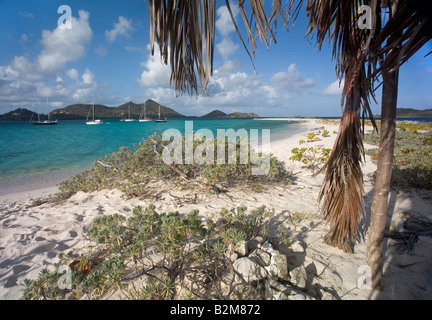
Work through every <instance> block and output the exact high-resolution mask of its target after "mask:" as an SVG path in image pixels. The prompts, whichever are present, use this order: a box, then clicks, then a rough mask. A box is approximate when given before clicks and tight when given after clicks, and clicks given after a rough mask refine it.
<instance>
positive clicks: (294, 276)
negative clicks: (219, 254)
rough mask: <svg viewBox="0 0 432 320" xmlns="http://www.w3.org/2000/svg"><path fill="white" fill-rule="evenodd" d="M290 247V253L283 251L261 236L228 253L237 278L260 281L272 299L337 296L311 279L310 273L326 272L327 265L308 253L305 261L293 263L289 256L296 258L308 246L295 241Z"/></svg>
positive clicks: (309, 298) (266, 294)
mask: <svg viewBox="0 0 432 320" xmlns="http://www.w3.org/2000/svg"><path fill="white" fill-rule="evenodd" d="M290 249H291V250H290V253H282V252H281V251H279V250H277V249H275V247H274V246H273V245H272V244H271V243H270V242H264V241H263V239H262V238H260V237H257V238H255V239H252V240H250V241H248V242H247V243H241V244H240V245H239V246H238V247H237V248H236V250H237V251H234V250H233V249H232V248H230V250H229V252H228V253H227V254H228V255H229V256H230V259H231V261H233V269H234V273H235V281H236V282H243V283H244V282H248V283H252V282H257V281H260V282H261V283H263V284H264V292H265V298H266V299H268V300H315V299H326V300H330V299H334V297H333V295H332V294H331V293H329V292H327V291H323V290H321V291H320V290H319V288H318V289H317V288H314V287H313V286H311V285H310V284H309V283H308V279H309V278H310V277H316V276H319V275H320V274H322V273H323V272H324V270H325V265H323V264H322V263H320V262H316V261H312V260H311V259H310V258H306V257H305V259H304V260H303V263H302V264H300V265H298V266H295V267H294V266H291V265H289V263H288V260H289V258H293V261H295V257H294V256H295V255H298V254H302V253H304V251H305V249H304V247H303V246H302V245H301V244H300V243H293V244H292V246H291V248H290ZM239 251H241V252H239ZM290 255H292V257H291V256H290ZM233 258H234V259H233Z"/></svg>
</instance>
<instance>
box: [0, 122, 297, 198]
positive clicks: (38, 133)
mask: <svg viewBox="0 0 432 320" xmlns="http://www.w3.org/2000/svg"><path fill="white" fill-rule="evenodd" d="M185 121H192V122H188V124H189V125H193V130H194V131H197V130H199V129H203V128H205V129H210V130H211V131H212V132H213V134H214V136H215V137H216V136H217V130H218V129H225V130H227V129H234V130H236V131H237V130H238V129H241V128H244V129H246V130H247V131H248V133H250V131H249V130H250V129H258V130H260V131H259V134H260V136H261V132H262V131H261V130H262V129H269V130H270V134H271V137H272V139H278V137H280V136H281V134H284V135H285V134H289V132H295V131H296V130H297V129H298V125H297V123H296V122H294V121H288V120H287V121H281V120H259V121H257V120H253V119H223V120H220V119H214V120H213V119H206V120H202V119H186V120H185V119H168V121H167V122H165V123H155V122H153V121H152V122H138V121H136V122H122V121H118V120H106V121H104V123H103V124H100V125H86V124H85V122H84V121H79V120H76V121H60V122H59V124H58V125H53V126H35V125H32V124H31V123H29V122H0V193H5V192H12V191H15V190H18V189H20V186H22V185H23V184H31V185H34V186H35V187H36V186H38V185H44V186H45V185H49V184H50V182H54V183H52V184H54V185H55V183H58V182H59V181H61V180H63V179H65V178H67V177H68V176H70V175H72V174H75V173H76V172H79V171H80V170H83V169H85V168H88V167H90V166H92V165H93V162H94V161H95V160H98V159H99V158H101V157H103V156H105V155H106V154H109V153H112V152H116V151H118V150H119V148H120V147H128V148H132V149H133V148H135V147H134V144H136V145H138V144H139V143H140V142H142V141H143V139H147V138H148V137H149V136H150V135H152V134H153V133H155V132H157V133H158V134H162V133H163V132H164V131H165V130H167V129H177V130H179V131H180V132H181V133H182V134H184V132H185ZM52 184H51V185H52Z"/></svg>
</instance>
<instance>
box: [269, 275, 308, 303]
mask: <svg viewBox="0 0 432 320" xmlns="http://www.w3.org/2000/svg"><path fill="white" fill-rule="evenodd" d="M265 297H266V299H267V300H315V298H314V297H312V296H310V295H308V294H307V293H305V292H302V291H300V290H296V289H293V288H291V287H288V286H285V285H283V284H281V283H279V282H277V281H274V280H271V279H269V280H267V281H266V283H265Z"/></svg>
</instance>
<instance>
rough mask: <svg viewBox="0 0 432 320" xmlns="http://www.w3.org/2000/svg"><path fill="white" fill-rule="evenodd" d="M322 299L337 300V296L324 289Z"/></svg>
mask: <svg viewBox="0 0 432 320" xmlns="http://www.w3.org/2000/svg"><path fill="white" fill-rule="evenodd" d="M321 300H337V298H336V297H335V296H333V295H332V294H331V293H330V292H327V291H324V292H323V293H322V298H321Z"/></svg>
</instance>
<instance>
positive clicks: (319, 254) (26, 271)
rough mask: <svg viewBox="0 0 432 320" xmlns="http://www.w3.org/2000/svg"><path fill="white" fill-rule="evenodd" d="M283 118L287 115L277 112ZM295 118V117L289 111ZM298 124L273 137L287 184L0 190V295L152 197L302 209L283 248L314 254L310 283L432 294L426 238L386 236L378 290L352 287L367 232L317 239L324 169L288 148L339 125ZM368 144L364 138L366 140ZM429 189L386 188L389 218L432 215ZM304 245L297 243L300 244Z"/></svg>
mask: <svg viewBox="0 0 432 320" xmlns="http://www.w3.org/2000/svg"><path fill="white" fill-rule="evenodd" d="M283 120H286V119H283ZM293 120H297V121H298V120H299V119H293ZM301 127H302V131H303V132H299V133H297V134H295V135H294V136H288V137H279V138H280V139H279V138H278V140H276V141H272V143H271V152H272V153H273V154H274V155H275V156H276V157H278V158H279V159H280V160H281V161H283V162H284V163H285V166H286V168H287V169H288V170H289V171H290V172H292V174H293V177H294V182H293V184H292V185H291V186H286V187H278V188H272V189H271V190H266V191H264V192H261V193H253V192H229V193H228V194H219V195H216V194H197V195H196V197H197V199H198V200H199V201H198V202H197V203H188V202H185V203H182V202H181V199H182V198H183V197H189V196H190V194H189V193H190V192H187V191H180V190H170V191H169V192H166V194H164V195H163V196H162V197H161V198H160V199H158V200H157V201H151V202H150V201H142V200H139V199H131V200H127V201H126V200H123V199H122V198H121V192H120V191H118V190H103V191H99V192H93V193H84V192H78V193H77V194H76V195H74V196H72V197H71V198H70V199H68V200H66V201H64V202H63V203H60V204H53V203H44V204H41V205H39V206H30V205H31V204H32V203H33V202H34V199H36V198H40V197H47V196H48V195H49V194H52V193H54V192H56V187H55V186H50V187H46V188H43V189H39V190H33V191H26V192H16V193H12V194H7V195H4V196H1V197H0V299H20V298H21V296H22V292H21V290H22V288H23V286H22V284H23V281H24V279H26V278H28V279H36V278H37V276H38V274H39V272H40V271H41V269H43V268H47V267H48V268H50V267H51V266H52V264H53V263H56V262H57V261H58V260H57V255H58V254H59V253H61V252H65V253H66V252H68V251H70V250H73V249H83V248H85V247H86V246H87V245H88V244H89V241H88V240H87V239H86V237H85V230H86V229H87V228H88V227H89V226H90V224H91V223H92V221H93V219H94V218H96V217H98V216H101V215H108V214H114V213H128V212H130V211H131V210H132V209H133V208H134V207H135V206H137V205H141V206H142V207H146V206H147V205H148V204H150V203H153V204H154V205H155V206H156V208H157V209H159V210H160V211H165V212H169V211H179V212H180V213H188V212H190V211H191V210H193V209H198V210H199V211H200V213H201V214H206V213H209V212H219V211H220V210H221V209H223V208H232V207H238V206H240V205H245V206H247V207H248V208H251V209H252V208H256V207H258V206H260V205H263V204H264V205H266V206H267V207H270V208H274V209H275V212H276V216H275V218H274V219H275V220H274V221H272V225H273V226H274V227H275V228H276V227H277V225H278V224H280V223H284V222H285V221H286V219H287V218H288V217H289V215H290V214H292V213H294V212H303V213H307V214H308V218H307V219H305V220H304V221H302V223H301V225H300V226H299V228H298V230H297V231H296V233H295V234H294V239H295V242H297V244H298V245H297V248H299V249H300V250H297V251H296V252H294V253H287V259H288V264H289V266H290V267H295V266H298V265H300V264H303V265H305V266H307V265H308V264H310V263H312V262H314V266H315V267H316V270H310V269H308V268H306V270H307V271H308V289H309V290H323V288H324V289H325V291H326V292H328V293H330V295H327V296H326V297H327V298H330V297H331V298H334V299H344V300H345V299H432V270H431V268H430V265H431V262H432V239H431V238H430V237H423V238H421V239H419V241H418V242H417V244H416V247H415V249H414V251H413V253H412V254H398V253H397V252H396V243H395V241H394V240H388V241H387V242H386V253H385V264H384V277H383V282H382V290H381V291H373V290H369V289H364V288H358V283H357V281H358V279H359V277H360V274H359V267H361V266H363V265H365V254H366V241H367V234H366V231H365V229H364V230H363V231H362V232H361V234H362V239H361V241H360V242H359V243H356V245H355V246H354V253H352V254H347V253H343V252H342V251H341V250H339V249H336V248H333V247H330V246H328V245H326V244H324V243H323V237H324V235H325V234H326V226H325V224H324V223H323V222H322V220H321V216H320V211H319V207H318V203H317V198H318V192H319V190H320V187H321V183H322V179H323V177H324V175H323V174H320V175H319V176H316V177H312V175H311V171H310V170H309V169H306V168H305V167H303V166H302V165H301V164H300V163H293V162H292V161H291V160H289V158H290V157H291V155H292V154H291V149H292V148H294V147H296V146H298V141H299V140H300V139H302V138H304V137H303V135H304V133H305V132H309V131H311V130H314V129H317V128H320V130H321V132H322V131H323V129H327V130H328V131H329V132H330V136H329V137H327V138H324V137H321V140H320V141H317V142H313V143H310V145H323V146H325V147H327V148H331V147H332V146H333V143H334V140H335V138H336V134H335V133H334V131H338V126H337V125H333V124H323V123H320V122H317V121H316V120H313V119H305V120H302V125H301ZM365 147H367V146H365ZM375 170H376V166H375V165H374V164H373V163H372V161H371V160H370V159H369V158H368V157H367V158H366V163H365V164H364V166H363V172H364V181H365V192H366V195H365V205H366V219H365V222H364V224H363V226H367V224H368V222H367V221H368V217H369V215H370V206H371V202H372V198H373V184H372V182H371V180H370V177H369V174H371V173H373V172H374V171H375ZM431 199H432V194H431V192H417V191H416V190H404V191H397V190H392V193H391V198H390V208H389V209H390V211H391V212H393V221H394V224H395V225H396V226H398V227H401V226H402V225H403V219H404V218H405V217H406V215H407V214H411V215H419V216H423V217H425V218H427V219H430V220H432V200H431ZM302 248H303V250H302Z"/></svg>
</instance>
